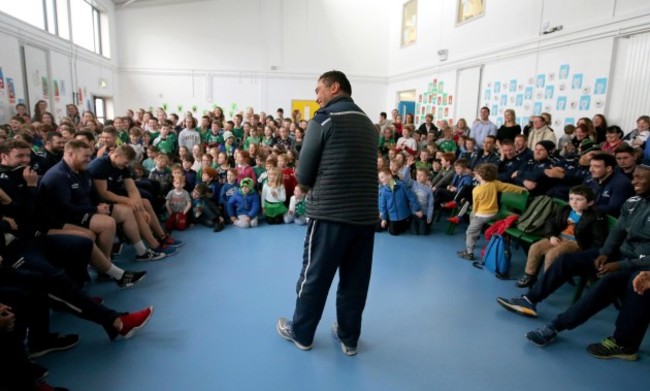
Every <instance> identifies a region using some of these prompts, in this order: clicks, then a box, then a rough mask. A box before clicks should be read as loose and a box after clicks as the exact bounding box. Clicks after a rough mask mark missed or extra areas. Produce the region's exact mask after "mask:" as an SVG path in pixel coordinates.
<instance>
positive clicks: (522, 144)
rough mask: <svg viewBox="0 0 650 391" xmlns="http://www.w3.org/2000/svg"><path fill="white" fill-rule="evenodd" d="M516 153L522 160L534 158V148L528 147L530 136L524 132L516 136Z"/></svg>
mask: <svg viewBox="0 0 650 391" xmlns="http://www.w3.org/2000/svg"><path fill="white" fill-rule="evenodd" d="M514 142H515V153H516V154H517V156H518V157H519V158H520V159H521V161H522V162H527V161H528V160H530V159H532V158H533V150H532V149H530V148H528V137H527V136H525V135H523V134H518V135H517V136H515V140H514Z"/></svg>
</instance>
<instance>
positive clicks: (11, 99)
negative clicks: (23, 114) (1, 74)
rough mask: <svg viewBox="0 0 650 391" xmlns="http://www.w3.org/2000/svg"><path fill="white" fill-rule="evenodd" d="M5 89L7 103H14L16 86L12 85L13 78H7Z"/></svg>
mask: <svg viewBox="0 0 650 391" xmlns="http://www.w3.org/2000/svg"><path fill="white" fill-rule="evenodd" d="M7 90H8V92H9V104H11V105H13V104H15V103H16V88H15V87H14V79H12V78H10V77H8V78H7Z"/></svg>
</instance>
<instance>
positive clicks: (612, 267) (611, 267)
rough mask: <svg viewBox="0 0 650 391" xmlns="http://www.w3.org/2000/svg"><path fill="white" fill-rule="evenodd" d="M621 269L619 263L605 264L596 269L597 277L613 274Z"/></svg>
mask: <svg viewBox="0 0 650 391" xmlns="http://www.w3.org/2000/svg"><path fill="white" fill-rule="evenodd" d="M620 268H621V263H620V262H610V263H606V264H604V265H603V266H601V267H600V269H598V277H604V276H605V275H606V274H608V273H613V272H615V271H617V270H619V269H620Z"/></svg>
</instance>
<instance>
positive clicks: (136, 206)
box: [126, 198, 144, 211]
mask: <svg viewBox="0 0 650 391" xmlns="http://www.w3.org/2000/svg"><path fill="white" fill-rule="evenodd" d="M126 204H127V205H129V206H130V207H131V209H133V210H136V211H139V210H144V205H142V200H134V199H133V198H128V201H126Z"/></svg>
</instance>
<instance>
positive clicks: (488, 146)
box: [469, 135, 500, 168]
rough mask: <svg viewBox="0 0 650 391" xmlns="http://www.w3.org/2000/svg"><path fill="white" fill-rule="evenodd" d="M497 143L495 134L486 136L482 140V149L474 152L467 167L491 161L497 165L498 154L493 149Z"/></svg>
mask: <svg viewBox="0 0 650 391" xmlns="http://www.w3.org/2000/svg"><path fill="white" fill-rule="evenodd" d="M496 145H497V138H496V137H495V136H491V135H490V136H486V137H485V139H484V140H483V148H482V151H480V152H479V153H477V154H476V156H474V157H473V158H472V160H471V161H470V164H469V167H470V168H475V167H478V165H479V164H484V163H491V164H494V165H496V166H498V165H499V161H500V159H499V155H498V154H497V153H496V152H495V151H494V148H495V147H496Z"/></svg>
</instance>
